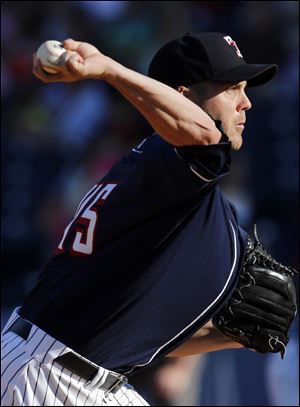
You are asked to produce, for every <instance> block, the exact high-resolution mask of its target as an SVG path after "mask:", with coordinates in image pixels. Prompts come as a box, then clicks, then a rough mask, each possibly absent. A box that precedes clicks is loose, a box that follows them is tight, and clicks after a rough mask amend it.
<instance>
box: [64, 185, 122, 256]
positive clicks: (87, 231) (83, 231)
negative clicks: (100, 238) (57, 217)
mask: <svg viewBox="0 0 300 407" xmlns="http://www.w3.org/2000/svg"><path fill="white" fill-rule="evenodd" d="M116 186H117V184H106V185H103V184H96V185H94V187H93V188H92V189H91V190H90V191H89V192H88V193H87V194H86V195H85V196H84V197H83V198H82V200H81V202H80V204H79V205H78V208H77V210H76V213H75V216H74V218H73V219H72V221H71V222H70V223H69V224H68V226H67V227H66V228H65V231H64V234H63V237H62V239H61V241H60V243H59V245H58V253H59V252H61V251H63V250H64V247H63V245H64V242H65V240H66V238H67V236H68V233H69V232H70V229H71V227H72V226H76V227H75V230H76V233H75V237H74V239H73V242H72V248H71V254H72V252H73V254H75V255H76V253H78V254H79V255H80V254H85V255H87V254H92V253H93V247H94V241H95V229H96V225H97V222H98V218H99V215H100V214H99V212H98V208H97V207H98V206H99V204H101V203H103V201H105V200H106V199H107V197H108V196H109V194H110V193H111V192H112V190H113V189H114V188H115V187H116ZM78 225H80V227H78Z"/></svg>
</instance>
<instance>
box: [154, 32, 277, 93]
mask: <svg viewBox="0 0 300 407" xmlns="http://www.w3.org/2000/svg"><path fill="white" fill-rule="evenodd" d="M277 68H278V67H277V65H275V64H272V65H270V64H267V65H266V64H264V65H261V64H260V65H257V64H248V63H246V61H245V60H244V57H243V55H242V53H241V51H240V50H239V48H238V46H237V44H236V42H235V41H234V40H233V39H232V38H231V37H230V36H229V35H226V34H223V33H219V32H204V33H190V32H189V33H186V34H184V35H183V36H181V37H179V38H176V39H175V40H173V41H170V42H168V43H167V44H166V45H164V46H163V47H162V48H160V49H159V50H158V52H157V53H156V54H155V56H154V57H153V59H152V61H151V63H150V66H149V71H148V75H149V76H150V77H151V78H153V79H156V80H158V81H160V82H163V83H165V84H167V85H169V86H171V87H172V88H175V89H176V88H177V87H178V86H179V85H185V86H188V85H194V84H197V83H200V82H203V81H206V80H211V81H216V82H233V83H237V82H240V81H244V80H246V81H247V84H248V86H257V85H262V84H263V83H266V82H268V81H269V80H270V79H271V78H272V77H273V76H274V75H275V73H276V72H277Z"/></svg>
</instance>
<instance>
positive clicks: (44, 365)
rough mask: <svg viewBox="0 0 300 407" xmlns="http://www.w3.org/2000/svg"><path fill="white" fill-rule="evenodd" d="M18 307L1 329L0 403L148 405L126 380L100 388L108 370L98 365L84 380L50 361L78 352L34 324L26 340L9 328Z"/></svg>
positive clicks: (6, 404)
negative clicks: (111, 389) (117, 386)
mask: <svg viewBox="0 0 300 407" xmlns="http://www.w3.org/2000/svg"><path fill="white" fill-rule="evenodd" d="M18 309H19V308H16V309H15V310H14V312H13V313H12V315H11V317H10V318H9V320H8V322H7V323H6V325H5V327H4V329H3V331H2V333H1V406H21V405H22V406H105V405H108V406H148V405H149V404H148V403H147V402H146V401H145V400H144V399H143V398H142V397H141V396H140V395H139V394H138V393H137V392H136V391H135V390H134V388H133V387H132V386H131V385H129V384H123V385H122V387H121V388H120V389H119V390H118V391H117V392H116V393H115V394H113V393H108V394H107V393H105V391H104V390H103V389H100V386H101V384H102V383H104V381H105V379H106V377H107V374H108V370H106V369H104V368H102V367H99V370H98V373H97V375H96V377H94V378H93V379H92V380H91V381H89V382H87V381H86V380H85V379H83V378H81V377H80V376H78V375H77V374H75V373H73V372H71V371H70V370H68V369H67V368H64V367H63V366H61V365H59V364H58V363H57V362H54V360H53V359H55V358H56V357H57V356H60V355H63V354H65V353H67V352H71V351H72V352H73V353H75V354H76V355H77V356H80V355H78V353H76V352H74V351H73V350H71V349H70V348H68V347H66V346H65V345H64V344H62V343H61V342H59V341H57V340H55V339H54V338H52V337H51V336H50V335H48V334H46V333H45V332H44V331H43V330H42V329H39V328H38V327H36V326H35V325H33V326H32V328H31V331H30V334H29V336H28V338H27V340H26V341H25V340H24V339H23V338H21V337H20V336H18V335H17V334H15V333H14V332H10V331H9V327H10V326H11V325H12V324H13V322H14V321H15V320H16V318H17V317H18ZM80 357H81V358H82V356H80ZM82 359H84V358H82Z"/></svg>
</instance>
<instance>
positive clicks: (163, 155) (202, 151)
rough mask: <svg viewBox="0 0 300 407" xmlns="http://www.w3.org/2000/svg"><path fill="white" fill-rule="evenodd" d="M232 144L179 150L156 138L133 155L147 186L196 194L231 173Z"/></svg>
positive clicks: (180, 148) (226, 143) (148, 140)
mask: <svg viewBox="0 0 300 407" xmlns="http://www.w3.org/2000/svg"><path fill="white" fill-rule="evenodd" d="M230 152H231V144H230V143H229V142H223V141H222V142H220V143H218V144H212V145H195V146H183V147H175V146H173V145H171V144H169V143H167V142H166V141H165V140H163V139H162V138H161V137H160V136H158V135H156V134H154V135H152V136H150V137H149V138H148V139H145V141H144V142H142V143H141V144H140V146H138V147H137V148H135V149H133V150H132V152H131V154H130V155H131V158H132V159H133V160H134V161H135V162H136V164H137V165H138V166H139V169H140V173H141V175H142V176H143V178H144V180H145V181H146V184H148V185H149V183H150V184H151V182H153V180H156V188H158V185H161V187H162V188H165V189H167V190H168V191H170V190H171V189H172V188H174V186H176V189H177V191H178V190H180V189H182V190H185V191H195V190H198V189H199V188H202V187H203V186H205V185H207V184H209V183H211V182H213V181H215V182H217V181H218V180H219V179H220V178H221V177H223V176H225V175H226V174H228V172H229V167H230Z"/></svg>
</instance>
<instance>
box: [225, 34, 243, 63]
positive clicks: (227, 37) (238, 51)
mask: <svg viewBox="0 0 300 407" xmlns="http://www.w3.org/2000/svg"><path fill="white" fill-rule="evenodd" d="M224 40H225V41H226V42H227V43H228V44H229V45H232V46H233V47H234V48H235V49H236V53H237V56H239V57H240V58H243V55H242V54H241V51H240V50H239V49H238V47H237V45H236V42H235V41H233V39H232V38H231V37H230V36H229V35H227V36H226V37H224Z"/></svg>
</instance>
